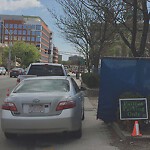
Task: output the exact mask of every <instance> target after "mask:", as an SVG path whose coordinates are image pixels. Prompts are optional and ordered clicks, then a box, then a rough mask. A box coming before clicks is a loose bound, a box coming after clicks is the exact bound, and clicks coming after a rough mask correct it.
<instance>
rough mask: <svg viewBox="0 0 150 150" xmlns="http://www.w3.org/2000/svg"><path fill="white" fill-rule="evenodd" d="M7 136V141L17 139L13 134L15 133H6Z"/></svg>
mask: <svg viewBox="0 0 150 150" xmlns="http://www.w3.org/2000/svg"><path fill="white" fill-rule="evenodd" d="M4 134H5V137H6V138H7V139H14V138H16V136H17V135H16V134H13V133H7V132H5V133H4Z"/></svg>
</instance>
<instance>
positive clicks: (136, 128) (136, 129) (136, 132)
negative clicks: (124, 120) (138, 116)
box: [131, 121, 142, 136]
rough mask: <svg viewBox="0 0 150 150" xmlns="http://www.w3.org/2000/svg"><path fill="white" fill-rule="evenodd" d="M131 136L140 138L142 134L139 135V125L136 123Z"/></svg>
mask: <svg viewBox="0 0 150 150" xmlns="http://www.w3.org/2000/svg"><path fill="white" fill-rule="evenodd" d="M131 135H132V136H142V134H141V133H140V130H139V123H138V121H135V123H134V128H133V132H132V134H131Z"/></svg>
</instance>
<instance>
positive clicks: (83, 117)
mask: <svg viewBox="0 0 150 150" xmlns="http://www.w3.org/2000/svg"><path fill="white" fill-rule="evenodd" d="M81 119H82V120H84V119H85V116H84V110H83V114H82V118H81Z"/></svg>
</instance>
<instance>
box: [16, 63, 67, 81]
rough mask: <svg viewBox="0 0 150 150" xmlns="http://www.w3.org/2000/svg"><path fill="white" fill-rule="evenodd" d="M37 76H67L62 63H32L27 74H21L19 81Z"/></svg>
mask: <svg viewBox="0 0 150 150" xmlns="http://www.w3.org/2000/svg"><path fill="white" fill-rule="evenodd" d="M35 76H67V73H66V70H65V68H64V66H63V65H62V64H54V63H32V64H30V65H29V67H28V69H27V71H26V75H19V76H18V78H17V83H19V82H20V81H21V80H23V79H25V78H29V77H35Z"/></svg>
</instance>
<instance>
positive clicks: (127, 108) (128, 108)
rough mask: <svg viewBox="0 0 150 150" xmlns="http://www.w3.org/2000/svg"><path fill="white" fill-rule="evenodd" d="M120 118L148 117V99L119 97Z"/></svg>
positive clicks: (135, 118) (136, 118) (138, 118)
mask: <svg viewBox="0 0 150 150" xmlns="http://www.w3.org/2000/svg"><path fill="white" fill-rule="evenodd" d="M119 106H120V107H119V108H120V120H140V119H148V111H147V99H146V98H129V99H119Z"/></svg>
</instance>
